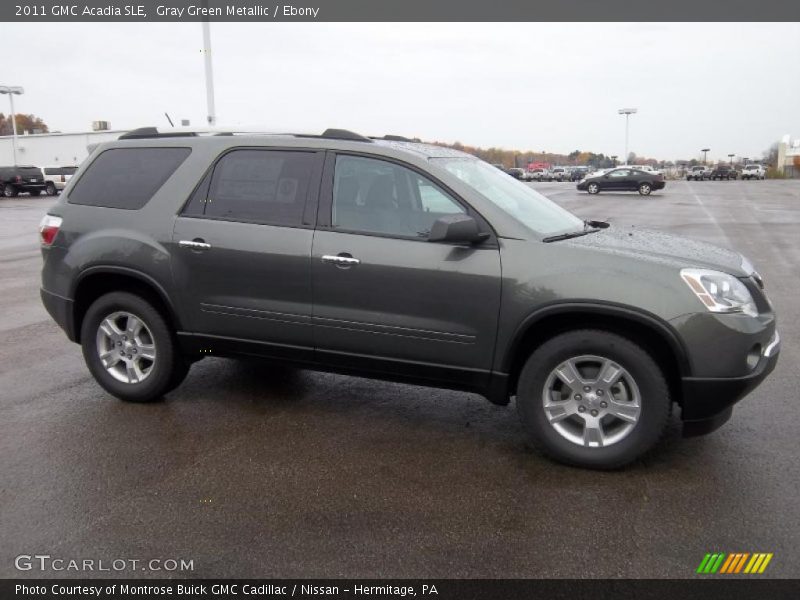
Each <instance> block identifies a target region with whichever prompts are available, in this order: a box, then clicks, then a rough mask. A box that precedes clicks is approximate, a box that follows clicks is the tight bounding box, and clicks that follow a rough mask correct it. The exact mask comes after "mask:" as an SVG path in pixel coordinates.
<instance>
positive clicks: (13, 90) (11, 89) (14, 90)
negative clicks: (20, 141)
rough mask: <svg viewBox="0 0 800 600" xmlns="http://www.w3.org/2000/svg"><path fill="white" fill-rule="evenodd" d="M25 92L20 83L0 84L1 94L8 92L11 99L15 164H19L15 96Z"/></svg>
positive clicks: (12, 144)
mask: <svg viewBox="0 0 800 600" xmlns="http://www.w3.org/2000/svg"><path fill="white" fill-rule="evenodd" d="M24 93H25V89H24V88H21V87H19V86H18V85H0V94H8V99H9V100H10V101H11V131H12V132H13V134H12V136H11V148H12V152H13V154H14V166H15V167H16V166H17V117H16V115H15V114H14V96H15V95H16V96H21V95H22V94H24Z"/></svg>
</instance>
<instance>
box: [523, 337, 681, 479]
mask: <svg viewBox="0 0 800 600" xmlns="http://www.w3.org/2000/svg"><path fill="white" fill-rule="evenodd" d="M583 355H596V356H600V357H605V358H608V359H610V360H612V361H614V362H615V363H617V364H618V365H620V366H621V367H623V368H624V369H625V370H627V371H628V373H629V374H630V375H631V377H632V378H633V379H634V380H635V382H636V386H637V387H638V389H639V392H640V396H641V402H640V405H641V409H640V414H639V417H638V421H637V422H636V424H635V426H634V427H633V428H632V429H631V430H630V432H629V433H628V434H627V435H626V436H625V437H623V438H622V439H620V440H619V441H617V442H615V443H612V444H610V445H607V446H599V447H587V446H584V445H579V444H578V443H575V442H573V441H570V440H569V439H567V438H566V437H563V436H562V434H561V433H559V432H558V431H557V430H556V429H555V428H554V427H553V426H552V425H551V424H550V421H549V419H548V417H547V414H546V413H545V409H544V405H543V398H544V391H545V385H546V384H547V380H548V377H549V375H550V374H551V372H552V371H553V370H554V369H556V368H557V367H558V366H559V365H560V364H561V363H563V362H564V361H566V360H568V359H570V358H574V357H577V356H583ZM516 402H517V410H518V412H519V415H520V418H521V420H522V423H523V425H524V426H525V428H526V430H527V432H528V434H529V438H530V441H531V443H532V445H533V446H534V447H535V448H537V449H538V450H539V451H541V452H542V453H543V454H545V455H547V456H549V457H550V458H552V459H554V460H557V461H560V462H563V463H567V464H571V465H577V466H581V467H588V468H593V469H616V468H620V467H622V466H624V465H626V464H628V463H630V462H632V461H634V460H636V459H637V458H639V457H641V456H642V455H643V454H645V453H646V452H648V451H649V450H650V449H652V448H653V446H655V444H656V443H658V441H659V440H660V439H661V436H662V435H663V434H664V431H665V429H666V426H667V423H668V421H669V416H670V414H671V408H672V401H671V399H670V394H669V386H668V385H667V382H666V380H665V379H664V374H663V373H662V372H661V370H660V369H659V368H658V365H657V364H656V363H655V361H654V360H653V359H652V357H651V356H650V355H649V354H648V353H647V352H646V351H645V350H644V349H643V348H641V347H640V346H638V345H637V344H635V343H633V342H632V341H630V340H628V339H627V338H624V337H621V336H619V335H616V334H613V333H609V332H606V331H601V330H594V329H586V330H576V331H570V332H567V333H563V334H560V335H558V336H556V337H554V338H551V339H550V340H548V341H547V342H545V343H544V344H542V345H541V346H540V347H539V348H537V349H536V351H534V352H533V354H531V356H530V357H529V358H528V360H527V362H526V363H525V366H524V367H523V369H522V373H521V374H520V378H519V383H518V386H517V399H516Z"/></svg>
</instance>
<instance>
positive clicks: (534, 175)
mask: <svg viewBox="0 0 800 600" xmlns="http://www.w3.org/2000/svg"><path fill="white" fill-rule="evenodd" d="M528 179H529V180H530V181H553V176H552V175H550V171H548V170H547V169H533V170H532V171H528Z"/></svg>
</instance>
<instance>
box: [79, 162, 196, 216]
mask: <svg viewBox="0 0 800 600" xmlns="http://www.w3.org/2000/svg"><path fill="white" fill-rule="evenodd" d="M190 153H191V149H189V148H112V149H110V150H105V151H104V152H103V153H102V154H100V156H98V157H97V158H96V159H95V160H94V161H92V164H90V165H89V168H88V170H87V171H86V172H85V173H84V174H83V175H82V176H81V178H80V179H79V180H78V183H77V185H76V186H75V187H74V188H73V189H72V191H71V192H70V195H69V202H70V204H88V205H90V206H105V207H108V208H123V209H126V210H138V209H140V208H142V207H143V206H144V205H145V204H147V203H148V202H149V201H150V198H152V197H153V195H154V194H155V193H156V192H157V191H158V190H159V188H160V187H161V186H162V185H164V182H165V181H166V180H167V179H169V177H170V176H171V175H172V174H173V173H174V172H175V169H177V168H178V167H179V166H180V165H181V163H182V162H183V161H184V160H186V157H187V156H189V154H190Z"/></svg>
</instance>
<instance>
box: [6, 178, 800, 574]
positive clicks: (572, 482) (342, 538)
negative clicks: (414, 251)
mask: <svg viewBox="0 0 800 600" xmlns="http://www.w3.org/2000/svg"><path fill="white" fill-rule="evenodd" d="M533 185H534V186H535V187H536V188H537V189H539V190H541V191H542V192H543V193H545V194H546V195H548V196H549V197H551V198H552V199H553V200H555V201H556V202H558V203H559V204H562V205H563V206H565V207H567V208H569V209H570V210H572V211H574V212H575V213H577V214H578V215H579V216H581V217H587V218H588V217H592V218H600V219H602V218H610V219H611V221H612V223H613V225H614V226H617V227H627V226H630V225H632V224H639V225H642V226H647V227H651V228H656V229H661V230H665V231H671V232H677V233H681V234H683V235H687V236H690V237H693V238H696V239H702V240H706V241H711V242H715V243H718V244H721V245H724V246H729V247H732V248H735V249H737V250H739V251H742V252H743V253H744V254H745V255H747V256H748V257H749V258H750V259H751V260H752V261H753V263H754V264H755V265H756V266H757V268H758V269H759V271H760V272H761V273H762V275H763V276H764V278H765V280H766V285H767V290H768V293H769V295H770V298H771V300H772V302H773V304H774V305H775V307H776V310H777V311H778V314H779V327H780V331H781V336H782V338H783V350H782V356H781V360H780V363H779V365H778V367H777V369H776V371H775V372H774V373H773V375H772V376H771V377H770V378H769V379H768V380H767V381H766V382H765V383H763V384H762V385H761V387H760V388H758V389H757V390H756V391H755V392H754V393H752V394H751V395H750V396H749V397H748V398H746V399H745V400H744V401H743V402H742V403H741V404H740V405H739V406H738V407H737V409H736V410H735V411H734V415H733V418H732V419H731V421H730V422H729V423H728V424H727V425H726V426H725V427H723V428H722V429H721V430H719V431H717V432H716V433H714V434H712V435H710V436H707V437H704V438H694V439H686V440H684V439H681V438H680V437H679V430H678V426H677V423H674V424H673V426H672V428H671V430H670V432H669V434H668V435H667V436H666V438H665V440H664V441H663V442H662V443H661V445H660V446H659V448H658V449H657V451H656V452H654V453H652V454H651V455H650V456H648V457H647V458H646V459H644V460H643V461H640V462H638V463H636V464H634V465H633V466H631V467H630V468H627V469H625V470H623V471H620V472H612V473H601V472H592V471H584V470H580V469H574V468H568V467H563V466H560V465H557V464H554V463H552V462H549V461H548V460H546V459H544V458H543V457H541V456H539V455H538V454H536V453H535V452H534V451H532V450H530V449H528V447H527V446H526V444H525V437H524V435H523V431H522V428H521V426H520V424H519V422H518V420H517V416H516V411H515V410H514V407H513V404H512V405H511V406H510V407H507V408H503V407H497V406H493V405H491V404H489V403H488V402H487V401H486V400H484V399H482V398H481V397H478V396H475V395H470V394H465V393H461V392H451V391H446V390H435V389H428V388H422V387H415V386H407V385H400V384H393V383H384V382H377V381H372V380H368V379H360V378H354V377H345V376H338V375H331V374H317V373H312V372H308V371H301V370H291V369H286V368H274V367H270V366H266V365H263V364H259V363H255V362H248V363H239V362H235V361H229V360H224V359H218V358H209V359H205V360H203V361H202V362H200V363H197V364H196V365H194V366H193V367H192V370H191V372H190V374H189V377H188V378H187V380H186V382H185V383H184V384H183V385H182V386H181V387H179V388H178V389H177V390H176V391H175V392H173V393H172V394H170V396H169V397H168V398H167V400H166V401H165V402H162V403H157V404H153V405H135V404H125V403H122V402H120V401H118V400H115V399H113V398H111V397H110V396H108V395H107V394H106V393H105V392H103V391H102V390H101V389H100V388H99V387H98V386H97V385H96V384H95V383H94V381H93V380H92V379H91V377H90V376H89V374H88V372H87V370H86V368H85V367H84V365H83V360H82V357H81V352H80V348H79V347H78V346H77V345H74V344H72V343H70V342H69V341H67V339H66V337H65V336H64V334H63V333H62V332H61V330H60V329H59V328H58V327H57V326H56V325H55V324H54V323H53V322H52V321H51V320H50V319H49V317H48V316H47V314H46V313H45V311H44V309H43V308H42V306H41V304H40V302H39V297H38V281H39V268H40V262H41V258H40V255H39V250H38V245H37V238H36V234H35V228H36V225H37V223H38V221H39V219H40V218H41V215H42V214H43V213H44V212H45V211H46V210H47V207H48V206H49V205H50V204H51V203H52V202H53V199H51V198H46V197H44V196H42V197H41V198H36V199H34V198H27V197H18V198H15V199H0V278H1V279H0V282H1V283H0V286H1V287H0V290H1V291H0V298H2V311H0V342H1V343H0V456H1V457H2V458H0V577H14V576H23V577H53V576H92V575H93V574H94V575H103V576H108V575H114V573H113V572H112V573H108V572H103V573H99V572H96V571H95V572H84V573H76V572H74V571H72V572H65V571H62V572H55V571H52V570H45V571H41V570H38V569H33V570H30V571H25V572H20V571H17V570H16V569H15V566H14V559H15V557H17V556H18V555H28V554H30V555H33V554H47V555H50V556H51V557H53V558H63V559H66V560H70V559H79V560H82V559H94V560H95V561H99V560H102V561H104V563H106V564H109V563H110V562H111V561H113V560H115V559H117V560H119V559H123V560H142V561H147V560H149V559H159V560H162V561H163V560H168V559H175V560H177V561H180V560H181V559H183V560H186V561H189V560H191V561H193V569H192V570H191V571H164V570H162V571H157V570H155V567H154V566H153V565H148V566H142V565H141V564H139V565H138V566H137V567H136V568H131V569H128V568H126V569H125V570H123V571H121V572H120V573H119V575H123V576H128V577H138V576H142V577H152V576H165V575H166V576H191V577H223V576H227V577H300V576H302V577H356V576H358V577H596V576H602V577H692V576H693V574H694V570H695V569H696V567H697V565H698V564H699V563H700V561H701V559H702V558H703V556H704V555H705V553H706V552H714V551H724V552H772V553H774V558H773V560H772V562H771V564H770V566H769V568H768V570H767V572H766V574H765V576H772V577H798V576H800V550H798V541H800V502H798V498H797V494H798V489H800V461H798V456H797V455H798V449H800V444H799V443H798V431H799V429H798V417H800V409H799V408H798V403H799V402H800V397H799V396H798V391H797V386H798V377H797V372H798V367H799V366H800V349H798V345H797V340H798V339H800V335H799V334H800V299H798V293H797V291H798V283H797V281H798V278H800V181H753V182H740V181H735V182H734V181H731V182H692V183H687V182H669V183H668V185H667V188H666V190H665V191H663V192H658V193H655V194H653V195H652V196H651V197H647V198H645V197H640V196H639V195H638V194H623V193H614V194H612V193H606V194H600V195H599V196H588V195H587V194H585V193H578V192H577V191H576V190H575V188H574V185H573V184H568V183H563V184H561V183H543V184H533ZM95 564H96V563H95ZM145 564H146V563H145ZM168 564H171V563H168ZM150 567H154V568H150Z"/></svg>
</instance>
